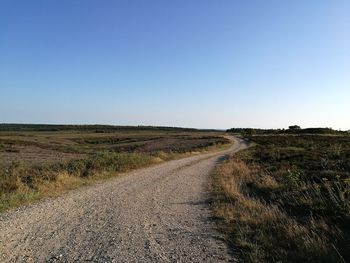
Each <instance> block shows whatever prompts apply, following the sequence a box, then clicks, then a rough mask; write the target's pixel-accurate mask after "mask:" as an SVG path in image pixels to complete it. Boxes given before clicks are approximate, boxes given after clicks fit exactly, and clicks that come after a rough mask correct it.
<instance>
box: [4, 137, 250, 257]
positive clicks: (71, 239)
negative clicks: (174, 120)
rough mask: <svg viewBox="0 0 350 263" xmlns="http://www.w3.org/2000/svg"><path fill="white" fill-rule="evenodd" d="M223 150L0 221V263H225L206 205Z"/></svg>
mask: <svg viewBox="0 0 350 263" xmlns="http://www.w3.org/2000/svg"><path fill="white" fill-rule="evenodd" d="M235 141H236V142H235V144H234V145H233V146H232V147H231V148H230V149H229V150H225V151H221V152H217V153H209V154H202V155H198V156H194V157H189V158H185V159H180V160H175V161H170V162H166V163H162V164H159V165H156V166H152V167H149V168H144V169H140V170H136V171H133V172H130V173H127V174H124V175H122V176H119V177H116V178H113V179H110V180H107V181H104V182H101V183H97V184H95V185H93V186H88V187H82V188H80V189H78V190H74V191H71V192H69V193H67V194H65V195H63V196H61V197H58V198H54V199H47V200H43V201H41V202H38V203H35V204H32V205H29V206H25V207H22V208H19V209H16V210H12V211H9V212H7V213H4V214H1V215H0V262H230V261H234V259H233V258H231V257H230V253H229V251H228V248H227V246H226V244H225V242H224V237H223V236H222V235H221V234H220V233H219V232H217V231H216V230H215V223H213V222H212V220H211V219H210V217H211V211H210V207H209V205H208V203H207V199H208V196H209V194H208V183H209V177H210V174H211V173H212V171H213V169H214V167H215V165H216V164H217V162H218V161H219V160H220V158H222V157H223V156H225V155H227V154H230V153H233V152H235V151H238V150H240V149H243V148H245V147H246V145H245V143H244V141H243V140H239V139H235Z"/></svg>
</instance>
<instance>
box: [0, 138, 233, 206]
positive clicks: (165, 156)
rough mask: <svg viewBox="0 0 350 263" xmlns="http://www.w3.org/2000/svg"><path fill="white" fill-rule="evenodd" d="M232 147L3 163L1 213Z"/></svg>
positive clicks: (214, 145) (104, 154) (96, 154)
mask: <svg viewBox="0 0 350 263" xmlns="http://www.w3.org/2000/svg"><path fill="white" fill-rule="evenodd" d="M229 145H230V144H213V145H210V146H208V147H203V148H201V149H199V150H197V151H195V152H171V151H170V152H163V151H158V152H152V153H138V152H134V153H130V152H122V153H118V152H113V151H103V152H97V153H95V154H93V155H91V156H88V157H86V158H83V159H71V160H66V161H60V162H52V163H41V164H34V165H32V164H28V163H24V162H15V161H13V162H11V163H9V162H1V160H0V212H3V211H6V210H8V209H10V208H14V207H18V206H21V205H24V204H28V203H31V202H33V201H36V200H39V199H42V198H45V197H55V196H59V195H60V194H62V193H64V192H66V191H68V190H71V189H76V188H78V187H80V186H83V185H89V184H92V183H94V182H96V181H98V180H103V179H107V178H110V177H113V176H116V175H118V174H120V173H124V172H127V171H130V170H134V169H138V168H142V167H147V166H150V165H153V164H157V163H160V162H164V161H169V160H174V159H179V158H184V157H188V156H192V155H196V154H200V153H205V152H212V151H219V150H223V149H225V148H227V147H229Z"/></svg>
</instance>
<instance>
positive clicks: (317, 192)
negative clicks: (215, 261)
mask: <svg viewBox="0 0 350 263" xmlns="http://www.w3.org/2000/svg"><path fill="white" fill-rule="evenodd" d="M251 140H252V141H253V142H254V143H255V145H254V146H253V147H251V148H249V149H247V150H245V151H242V152H240V153H238V154H237V155H235V156H233V157H231V158H230V159H229V160H227V161H226V162H225V163H223V164H222V165H220V166H219V168H218V170H217V173H216V174H215V176H214V178H213V185H212V187H213V191H214V193H215V194H214V200H215V202H214V203H215V205H214V211H215V216H216V217H217V219H218V222H219V226H220V228H221V230H222V231H223V232H224V233H226V234H227V238H228V240H229V242H230V245H231V246H232V247H233V248H239V252H238V253H239V254H240V257H241V258H242V260H243V261H244V262H348V261H350V228H349V226H350V137H349V136H327V135H260V136H252V137H251ZM236 251H237V250H236Z"/></svg>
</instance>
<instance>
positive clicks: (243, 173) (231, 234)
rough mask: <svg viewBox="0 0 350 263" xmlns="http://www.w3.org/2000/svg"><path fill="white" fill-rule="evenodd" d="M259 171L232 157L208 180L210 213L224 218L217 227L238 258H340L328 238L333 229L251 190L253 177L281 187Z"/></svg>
mask: <svg viewBox="0 0 350 263" xmlns="http://www.w3.org/2000/svg"><path fill="white" fill-rule="evenodd" d="M262 173H263V171H262V170H261V168H260V167H259V166H257V165H249V166H248V165H247V164H246V163H245V162H244V161H242V160H241V159H239V158H238V157H234V158H232V159H230V160H228V161H226V162H225V163H223V164H222V165H220V167H219V168H218V171H217V174H216V176H215V178H214V181H213V189H214V192H215V194H216V196H215V200H216V202H215V205H214V207H215V215H216V217H217V218H219V219H221V220H223V221H224V224H220V225H221V229H222V230H223V231H224V232H225V233H226V234H227V236H228V240H229V242H230V243H231V245H232V247H236V248H237V247H238V248H239V251H240V252H239V257H240V258H241V259H242V260H243V262H342V258H341V257H340V256H339V255H338V253H337V251H336V250H335V244H334V243H333V240H332V238H331V237H334V236H336V235H338V234H339V232H338V231H337V229H332V227H331V226H330V225H329V224H327V223H326V222H325V221H323V220H322V219H320V218H318V219H315V218H311V219H310V220H305V222H301V221H299V220H296V219H294V218H293V217H292V216H291V215H289V214H288V213H286V212H285V211H283V210H282V209H281V208H280V207H279V206H278V205H276V204H273V203H270V204H268V203H266V202H264V201H262V200H259V199H258V198H255V197H254V196H253V195H251V194H250V190H249V187H250V185H251V184H253V183H254V184H258V185H259V187H260V188H262V189H270V191H273V189H276V188H279V187H281V185H280V184H279V183H278V182H277V181H276V180H275V179H274V178H273V177H272V176H270V175H266V176H262Z"/></svg>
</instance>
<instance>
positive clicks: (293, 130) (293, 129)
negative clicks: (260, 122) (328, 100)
mask: <svg viewBox="0 0 350 263" xmlns="http://www.w3.org/2000/svg"><path fill="white" fill-rule="evenodd" d="M227 132H230V133H239V134H241V135H242V136H252V135H255V134H334V135H350V131H338V130H333V129H332V128H305V129H302V128H301V127H300V126H298V125H292V126H289V127H288V129H255V128H231V129H228V130H227Z"/></svg>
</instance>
